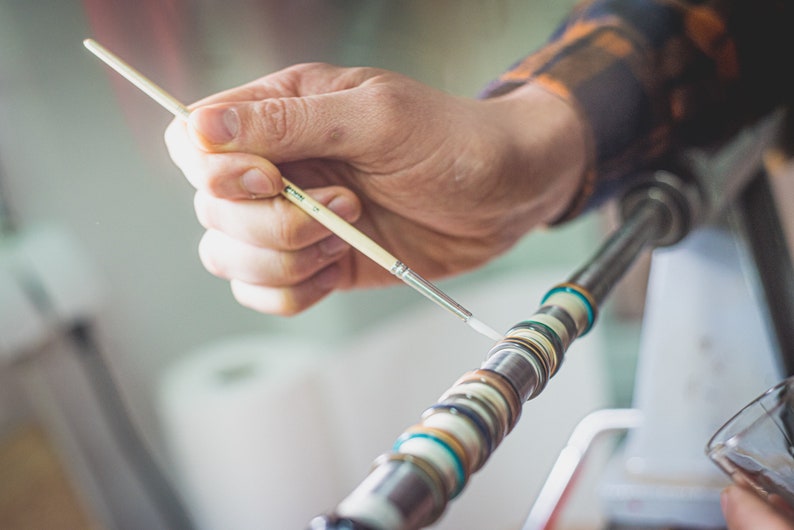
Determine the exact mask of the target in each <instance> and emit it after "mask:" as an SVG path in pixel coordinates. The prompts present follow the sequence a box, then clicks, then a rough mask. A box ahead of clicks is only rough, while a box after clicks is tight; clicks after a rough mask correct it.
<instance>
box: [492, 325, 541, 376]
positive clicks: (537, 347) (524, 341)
mask: <svg viewBox="0 0 794 530" xmlns="http://www.w3.org/2000/svg"><path fill="white" fill-rule="evenodd" d="M502 342H507V343H509V344H515V345H517V346H518V347H520V348H522V349H524V350H526V351H528V352H529V353H531V354H532V355H533V356H534V357H535V359H536V360H537V361H538V362H539V363H541V364H542V365H543V370H544V371H545V372H546V377H547V378H548V377H549V376H550V375H551V373H552V371H551V370H552V366H553V365H552V362H551V359H550V358H549V355H546V352H544V351H543V346H542V345H541V344H538V343H537V342H534V341H532V340H530V339H529V338H527V337H523V336H518V337H517V336H515V335H513V336H507V337H505V338H504V339H502Z"/></svg>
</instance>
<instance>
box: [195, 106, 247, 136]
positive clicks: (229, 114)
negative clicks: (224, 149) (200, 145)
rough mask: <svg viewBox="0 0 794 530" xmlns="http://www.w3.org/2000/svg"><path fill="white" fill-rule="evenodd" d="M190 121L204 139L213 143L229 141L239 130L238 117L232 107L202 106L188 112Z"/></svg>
mask: <svg viewBox="0 0 794 530" xmlns="http://www.w3.org/2000/svg"><path fill="white" fill-rule="evenodd" d="M190 123H191V124H192V125H193V128H194V129H196V132H198V133H199V134H200V135H201V136H202V137H203V138H204V139H205V140H207V141H208V142H210V143H213V144H226V143H229V142H230V141H232V140H233V139H234V137H235V136H237V133H238V132H239V130H240V117H239V116H238V115H237V111H236V110H235V109H234V108H228V109H224V108H212V107H209V108H203V109H196V110H195V111H193V112H192V113H191V114H190Z"/></svg>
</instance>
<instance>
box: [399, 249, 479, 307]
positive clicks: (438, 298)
mask: <svg viewBox="0 0 794 530" xmlns="http://www.w3.org/2000/svg"><path fill="white" fill-rule="evenodd" d="M391 273H392V274H394V275H395V276H397V277H398V278H400V279H401V280H402V281H403V282H405V283H406V284H408V285H409V286H411V287H412V288H414V289H415V290H416V291H418V292H420V293H421V294H423V295H424V296H425V297H427V298H428V299H430V300H432V301H433V302H435V303H436V304H438V305H440V306H441V307H442V308H444V309H446V310H447V311H449V312H451V313H453V314H454V315H455V316H457V317H458V318H460V319H461V320H463V321H464V322H466V321H468V320H469V319H470V318H471V311H469V310H468V309H466V308H465V307H463V306H462V305H460V304H459V303H457V302H456V301H455V300H453V299H452V298H450V296H449V295H447V294H446V293H444V291H442V290H441V289H439V288H438V287H436V286H435V285H433V284H432V283H430V282H429V281H427V280H425V279H424V278H422V277H421V276H419V275H418V274H416V273H415V272H414V271H412V270H411V269H409V268H408V267H406V266H405V265H404V264H403V263H401V262H399V261H398V262H396V263H395V264H394V267H392V269H391Z"/></svg>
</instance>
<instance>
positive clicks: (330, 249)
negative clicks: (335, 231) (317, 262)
mask: <svg viewBox="0 0 794 530" xmlns="http://www.w3.org/2000/svg"><path fill="white" fill-rule="evenodd" d="M348 246H349V245H348V244H347V243H345V242H344V240H342V239H341V238H339V237H337V236H331V237H327V238H325V239H323V240H322V241H320V250H321V251H322V253H323V254H325V255H326V256H335V255H337V254H339V253H340V252H342V250H344V249H346V248H347V247H348Z"/></svg>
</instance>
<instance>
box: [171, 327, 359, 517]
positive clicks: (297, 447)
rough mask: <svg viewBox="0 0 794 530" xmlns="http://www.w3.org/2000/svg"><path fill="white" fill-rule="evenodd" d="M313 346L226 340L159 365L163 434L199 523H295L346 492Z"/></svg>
mask: <svg viewBox="0 0 794 530" xmlns="http://www.w3.org/2000/svg"><path fill="white" fill-rule="evenodd" d="M316 350H317V347H316V346H315V345H312V344H305V343H299V342H292V341H289V342H284V341H281V342H274V341H273V340H272V339H270V340H269V339H266V338H263V337H259V338H257V337H249V338H243V339H236V340H234V341H227V342H225V343H219V344H216V345H213V346H210V347H207V348H205V349H203V350H201V351H198V352H195V353H194V354H192V355H190V356H189V357H188V358H187V359H185V360H184V361H183V362H181V363H178V364H177V365H175V366H174V367H172V368H171V369H170V370H169V372H168V373H167V375H166V378H165V380H164V384H163V392H162V400H161V402H162V407H161V409H162V417H163V425H164V431H165V432H164V434H165V437H166V442H167V445H168V448H169V450H170V452H171V455H172V457H173V460H174V464H175V467H176V474H177V479H178V484H180V489H181V490H182V492H183V494H184V496H185V498H186V500H187V503H188V505H189V508H190V510H191V512H192V514H193V516H194V518H195V520H196V522H197V525H198V527H199V528H203V529H207V530H210V529H213V530H215V529H220V528H234V529H236V530H245V529H261V528H302V527H303V526H304V525H305V524H306V523H307V522H308V521H309V520H310V519H311V518H312V517H314V516H315V515H317V514H318V513H320V512H321V511H322V510H324V509H327V508H328V507H330V506H332V505H333V504H334V503H335V502H337V501H338V500H339V499H340V498H341V497H342V496H343V495H344V494H345V493H346V492H345V491H344V490H342V489H340V487H339V482H340V481H339V479H338V469H337V466H338V465H339V462H338V459H337V458H336V457H335V455H336V452H337V451H336V448H335V445H336V442H335V441H334V438H333V436H332V435H331V434H330V430H329V425H327V421H326V416H327V415H326V413H325V409H324V407H325V406H326V405H327V404H324V403H323V396H322V395H321V394H320V392H318V391H317V377H318V370H319V368H320V367H321V366H322V364H323V359H322V357H321V356H320V355H318V354H317V353H318V352H317V351H316Z"/></svg>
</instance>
